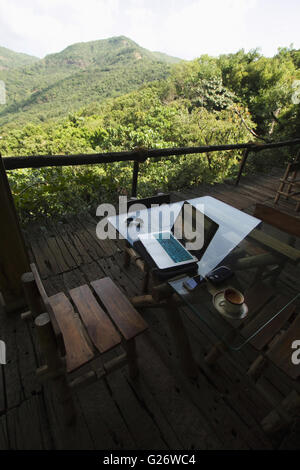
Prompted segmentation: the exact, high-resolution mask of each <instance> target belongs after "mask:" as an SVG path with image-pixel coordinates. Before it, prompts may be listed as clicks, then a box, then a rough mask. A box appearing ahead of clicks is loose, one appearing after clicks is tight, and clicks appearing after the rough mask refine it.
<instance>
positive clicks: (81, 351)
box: [48, 292, 94, 372]
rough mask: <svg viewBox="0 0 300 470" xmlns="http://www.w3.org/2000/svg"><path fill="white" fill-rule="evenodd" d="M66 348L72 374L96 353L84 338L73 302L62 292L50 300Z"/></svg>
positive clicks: (69, 369) (68, 368) (68, 364)
mask: <svg viewBox="0 0 300 470" xmlns="http://www.w3.org/2000/svg"><path fill="white" fill-rule="evenodd" d="M48 300H49V303H50V305H51V307H52V309H53V312H54V315H55V318H56V320H57V323H58V325H59V327H60V329H61V332H62V335H63V338H64V343H65V347H66V352H67V355H66V362H67V371H68V372H72V371H73V370H75V369H78V368H79V367H80V366H82V365H83V364H85V363H86V362H88V361H90V360H91V359H93V357H94V352H93V351H92V348H91V347H90V345H89V344H88V342H87V340H86V339H85V337H84V333H83V331H82V329H81V325H80V320H79V318H76V317H75V314H74V309H73V307H72V304H71V302H70V301H69V300H68V298H67V297H66V296H65V294H64V293H62V292H60V293H58V294H55V295H53V296H51V297H49V298H48Z"/></svg>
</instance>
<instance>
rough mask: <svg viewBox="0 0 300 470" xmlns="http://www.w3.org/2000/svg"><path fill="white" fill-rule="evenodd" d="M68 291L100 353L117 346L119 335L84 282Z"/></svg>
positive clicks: (119, 339) (119, 340)
mask: <svg viewBox="0 0 300 470" xmlns="http://www.w3.org/2000/svg"><path fill="white" fill-rule="evenodd" d="M69 293H70V296H71V298H72V300H73V302H74V304H75V305H76V308H77V310H78V312H79V314H80V316H81V320H82V322H83V324H84V326H85V327H86V329H87V331H88V334H89V337H90V338H91V340H92V341H93V343H94V345H95V346H96V348H97V349H98V350H99V351H100V353H104V352H106V351H108V350H109V349H111V348H113V347H115V346H117V344H119V343H120V342H121V337H120V335H119V333H118V332H117V331H116V329H115V327H114V325H113V323H112V321H111V320H110V318H109V317H108V316H107V314H106V313H105V312H104V310H103V309H102V308H101V306H100V305H99V304H98V302H97V300H96V299H95V297H94V295H93V293H92V291H91V289H90V288H89V286H87V285H86V284H85V285H83V286H80V287H76V288H75V289H71V290H70V291H69Z"/></svg>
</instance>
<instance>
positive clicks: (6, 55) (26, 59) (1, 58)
mask: <svg viewBox="0 0 300 470" xmlns="http://www.w3.org/2000/svg"><path fill="white" fill-rule="evenodd" d="M37 60H39V59H38V57H34V56H32V55H28V54H23V53H21V52H14V51H11V50H10V49H7V48H6V47H1V46H0V71H1V70H10V69H13V68H17V67H24V66H26V65H30V64H32V63H33V62H36V61H37Z"/></svg>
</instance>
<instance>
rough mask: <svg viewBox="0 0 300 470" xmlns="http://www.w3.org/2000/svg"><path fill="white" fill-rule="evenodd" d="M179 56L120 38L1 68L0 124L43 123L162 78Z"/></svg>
mask: <svg viewBox="0 0 300 470" xmlns="http://www.w3.org/2000/svg"><path fill="white" fill-rule="evenodd" d="M179 60H180V59H177V58H173V57H169V56H167V55H166V54H160V53H157V52H150V51H148V50H147V49H144V48H142V47H140V46H139V45H138V44H136V43H135V42H134V41H131V40H130V39H128V38H126V37H125V36H120V37H114V38H110V39H104V40H99V41H92V42H87V43H78V44H73V45H71V46H69V47H67V48H66V49H64V50H63V51H61V52H59V53H57V54H50V55H48V56H46V57H45V58H44V59H41V60H39V61H37V62H35V63H34V64H32V65H27V66H24V67H22V68H19V69H17V70H13V71H10V70H0V79H1V80H4V81H5V83H6V90H7V103H6V105H5V106H4V105H3V106H0V125H3V124H7V123H9V122H13V125H14V126H15V124H16V123H25V122H28V120H30V121H35V122H41V121H47V120H49V119H52V118H54V117H59V116H64V115H66V114H68V112H71V111H76V110H78V109H79V108H81V107H82V106H84V105H87V104H88V103H90V102H93V101H98V102H101V101H103V99H105V98H107V97H112V96H117V95H121V94H124V93H127V92H129V91H132V90H134V89H136V88H138V87H139V86H140V85H142V84H144V83H146V82H150V81H154V80H160V79H163V78H166V76H167V75H168V73H169V65H168V64H169V63H174V62H178V61H179Z"/></svg>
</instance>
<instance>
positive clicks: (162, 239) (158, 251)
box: [134, 202, 219, 272]
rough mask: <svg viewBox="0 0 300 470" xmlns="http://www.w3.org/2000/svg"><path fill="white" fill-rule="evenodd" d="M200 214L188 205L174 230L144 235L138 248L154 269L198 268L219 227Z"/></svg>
mask: <svg viewBox="0 0 300 470" xmlns="http://www.w3.org/2000/svg"><path fill="white" fill-rule="evenodd" d="M197 211H198V209H196V208H195V207H194V206H192V205H191V204H189V203H188V202H185V203H184V204H183V206H182V208H181V210H180V213H179V214H178V217H177V218H176V220H175V222H174V224H173V226H172V228H171V230H164V231H156V232H153V233H143V234H140V235H139V236H138V240H137V241H136V242H135V243H134V247H135V248H136V249H137V251H138V252H140V253H141V252H142V255H143V257H145V258H146V259H147V261H148V263H149V261H150V264H152V266H153V267H157V268H158V269H159V270H161V271H164V270H173V269H177V268H178V270H180V271H181V272H182V270H184V268H185V267H186V268H187V270H190V269H192V268H193V267H195V268H196V267H197V262H198V261H199V260H200V258H201V257H202V255H203V254H204V252H205V250H206V249H207V247H208V245H209V243H210V242H211V240H212V238H213V237H214V235H215V233H216V231H217V229H218V227H219V225H218V224H217V223H216V222H214V221H213V220H212V219H210V218H209V217H208V216H206V215H205V214H202V213H200V214H197ZM187 214H188V215H189V217H187ZM197 215H198V218H197ZM199 215H200V217H199ZM199 220H200V223H199ZM197 221H198V226H196V225H197V224H196V223H197ZM191 225H192V226H191ZM198 232H199V233H198ZM195 233H197V235H199V237H198V242H199V238H200V246H199V243H198V246H197V243H195V240H194V239H195V238H196V235H195ZM185 245H186V246H185ZM194 247H195V248H194ZM188 248H189V249H188ZM193 248H194V249H193ZM151 261H152V263H151Z"/></svg>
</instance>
